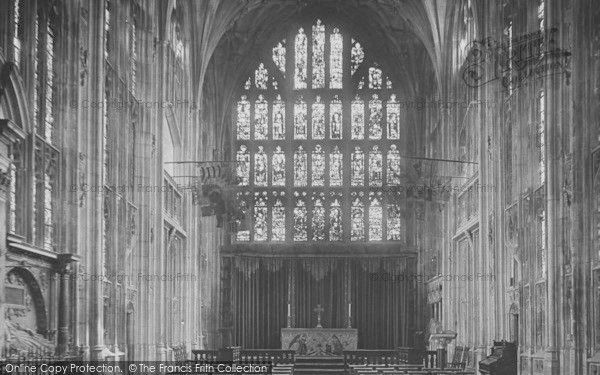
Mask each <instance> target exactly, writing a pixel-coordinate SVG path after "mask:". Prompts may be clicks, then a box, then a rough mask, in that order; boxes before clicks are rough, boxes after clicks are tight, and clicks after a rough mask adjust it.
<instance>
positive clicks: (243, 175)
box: [237, 145, 250, 186]
mask: <svg viewBox="0 0 600 375" xmlns="http://www.w3.org/2000/svg"><path fill="white" fill-rule="evenodd" d="M237 177H238V179H239V181H240V182H239V184H240V185H241V186H248V184H249V183H250V154H249V153H248V148H247V147H246V146H245V145H241V146H240V149H239V151H238V152H237Z"/></svg>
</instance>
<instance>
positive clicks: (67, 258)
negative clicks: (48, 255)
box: [56, 254, 77, 275]
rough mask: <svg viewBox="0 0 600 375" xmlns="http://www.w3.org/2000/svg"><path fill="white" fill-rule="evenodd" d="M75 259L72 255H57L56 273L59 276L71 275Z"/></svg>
mask: <svg viewBox="0 0 600 375" xmlns="http://www.w3.org/2000/svg"><path fill="white" fill-rule="evenodd" d="M76 260H77V259H76V258H75V256H74V255H73V254H58V259H57V262H56V272H57V273H58V274H60V275H70V274H72V273H73V270H74V265H73V262H75V261H76Z"/></svg>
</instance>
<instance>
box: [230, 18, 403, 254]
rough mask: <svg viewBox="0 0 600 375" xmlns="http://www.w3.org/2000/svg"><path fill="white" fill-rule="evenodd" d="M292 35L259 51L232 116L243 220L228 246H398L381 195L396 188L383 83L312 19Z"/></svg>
mask: <svg viewBox="0 0 600 375" xmlns="http://www.w3.org/2000/svg"><path fill="white" fill-rule="evenodd" d="M293 34H294V36H292V37H290V38H287V43H286V39H282V40H281V41H279V42H277V43H275V45H273V46H270V47H269V48H270V49H269V50H268V51H269V52H268V56H270V58H271V59H272V62H268V63H267V62H265V61H263V62H261V63H259V64H258V65H257V66H256V68H255V70H254V71H253V73H252V74H251V75H250V77H245V78H247V79H246V80H244V81H243V83H244V84H242V85H241V87H240V96H239V97H238V99H237V103H236V105H235V107H234V116H233V121H234V124H235V127H236V132H235V137H236V139H237V142H236V147H235V152H234V155H233V156H232V157H233V158H235V160H236V161H237V163H238V164H237V169H236V171H237V175H238V182H239V188H238V189H239V191H238V194H237V197H238V200H239V201H240V204H241V205H242V206H243V207H244V212H245V215H246V217H247V218H249V219H248V220H245V221H244V222H243V224H240V229H239V231H238V233H237V235H236V236H235V238H234V239H235V241H237V242H249V241H254V242H257V243H260V242H279V243H281V242H288V243H299V242H308V243H311V242H325V241H332V242H364V241H402V240H403V238H405V237H406V236H405V235H404V232H403V230H404V229H403V227H402V222H403V218H402V215H401V212H402V211H401V209H400V204H399V203H398V202H399V199H397V198H398V197H397V196H394V194H397V190H399V189H395V190H394V191H388V190H393V189H384V188H382V187H384V186H388V185H399V184H401V183H402V181H401V172H402V171H401V160H402V152H401V145H402V144H403V142H402V135H403V127H402V126H401V125H402V120H403V118H404V117H403V115H404V113H403V111H401V105H400V103H399V101H398V100H397V96H396V95H397V94H396V93H395V92H394V91H393V90H392V87H396V86H393V85H392V78H390V77H389V76H388V75H386V73H385V71H384V69H383V67H381V66H379V65H378V64H376V63H375V62H373V60H372V59H369V58H368V49H365V46H364V45H363V44H361V43H360V41H358V40H357V39H353V38H351V37H349V36H348V35H346V34H345V33H344V32H343V30H342V29H341V28H338V27H334V26H331V25H327V24H324V23H323V22H321V21H320V20H314V21H313V22H306V23H304V24H301V25H299V26H297V28H295V29H294V31H293ZM286 62H287V63H289V65H288V67H291V68H290V69H291V70H290V71H289V73H288V74H285V73H286ZM367 64H368V65H367ZM277 69H279V70H280V71H281V73H283V74H275V75H271V74H270V73H272V72H270V70H277ZM280 79H281V80H280Z"/></svg>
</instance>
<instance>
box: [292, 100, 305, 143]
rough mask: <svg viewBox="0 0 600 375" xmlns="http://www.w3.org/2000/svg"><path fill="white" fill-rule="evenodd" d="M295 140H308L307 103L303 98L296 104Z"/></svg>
mask: <svg viewBox="0 0 600 375" xmlns="http://www.w3.org/2000/svg"><path fill="white" fill-rule="evenodd" d="M294 139H306V102H305V101H304V100H303V99H302V96H301V97H299V98H298V100H297V101H296V103H295V104H294Z"/></svg>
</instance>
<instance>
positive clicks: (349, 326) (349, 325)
mask: <svg viewBox="0 0 600 375" xmlns="http://www.w3.org/2000/svg"><path fill="white" fill-rule="evenodd" d="M348 328H352V304H351V303H349V304H348Z"/></svg>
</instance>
